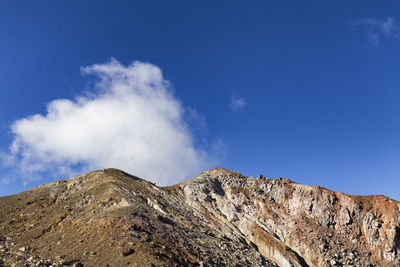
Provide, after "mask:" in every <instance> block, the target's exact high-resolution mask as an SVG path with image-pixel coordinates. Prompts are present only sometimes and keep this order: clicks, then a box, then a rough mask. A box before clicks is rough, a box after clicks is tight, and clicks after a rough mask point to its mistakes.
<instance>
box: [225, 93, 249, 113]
mask: <svg viewBox="0 0 400 267" xmlns="http://www.w3.org/2000/svg"><path fill="white" fill-rule="evenodd" d="M246 105H247V102H246V99H244V98H243V97H241V98H237V97H235V96H233V95H232V96H231V102H230V104H229V106H230V108H231V109H232V110H233V111H240V110H242V109H244V107H245V106H246Z"/></svg>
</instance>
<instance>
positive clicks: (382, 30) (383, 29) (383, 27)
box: [351, 17, 400, 47]
mask: <svg viewBox="0 0 400 267" xmlns="http://www.w3.org/2000/svg"><path fill="white" fill-rule="evenodd" d="M351 24H352V26H353V27H364V28H365V29H366V30H367V35H368V36H367V38H368V39H367V42H368V46H370V47H376V46H378V45H379V44H380V42H381V39H382V37H385V38H399V37H400V30H399V25H398V23H397V21H396V20H395V19H394V18H392V17H388V18H386V20H380V19H377V18H365V19H360V20H356V21H353V22H352V23H351Z"/></svg>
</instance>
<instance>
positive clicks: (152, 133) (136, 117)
mask: <svg viewBox="0 0 400 267" xmlns="http://www.w3.org/2000/svg"><path fill="white" fill-rule="evenodd" d="M82 73H83V74H90V75H95V76H96V77H97V78H98V80H97V84H96V86H95V90H94V91H92V92H90V93H86V94H82V95H81V96H79V97H77V98H76V99H73V100H69V99H56V100H53V101H51V102H50V103H49V104H48V106H47V112H46V114H44V115H42V114H35V115H32V116H30V117H26V118H22V119H20V120H17V121H15V122H14V123H13V124H12V127H11V129H12V132H13V134H14V141H13V143H12V145H11V147H10V153H8V155H6V156H4V155H3V160H7V161H8V164H9V165H10V164H14V165H15V166H16V167H17V168H18V169H19V170H20V171H22V172H23V173H25V174H38V173H43V172H49V171H52V170H53V171H54V170H56V173H59V174H64V175H65V174H68V175H69V174H70V173H72V174H76V173H77V172H81V171H85V170H91V169H100V168H107V167H115V168H121V169H123V170H125V171H128V172H131V173H132V174H135V175H138V176H141V177H143V178H147V179H151V180H153V181H155V182H157V183H159V184H162V185H166V184H171V183H175V182H178V181H181V180H183V179H184V178H187V177H191V176H193V175H195V174H197V173H198V172H199V171H201V170H202V169H204V168H207V167H210V166H209V163H210V162H211V156H210V155H209V154H208V153H206V151H204V150H203V149H200V148H198V147H196V145H195V144H194V143H195V142H194V139H193V138H194V137H193V135H192V133H191V130H190V129H189V126H188V124H187V123H186V121H185V119H184V114H185V109H184V107H183V106H182V104H180V102H179V101H178V100H177V99H176V98H175V97H174V96H173V94H172V93H171V92H170V90H169V83H168V81H166V80H165V79H164V78H163V75H162V72H161V70H160V69H159V68H158V67H157V66H154V65H152V64H149V63H143V62H134V63H133V64H131V65H129V66H124V65H122V64H121V63H120V62H118V61H117V60H116V59H111V61H110V62H107V63H104V64H95V65H92V66H88V67H84V68H82ZM238 105H239V106H241V104H238ZM188 112H189V113H190V114H191V116H192V119H193V120H197V121H200V122H201V123H202V124H203V125H202V127H206V125H205V121H204V120H203V117H202V116H201V115H200V114H199V113H197V112H195V111H193V110H190V109H189V111H188Z"/></svg>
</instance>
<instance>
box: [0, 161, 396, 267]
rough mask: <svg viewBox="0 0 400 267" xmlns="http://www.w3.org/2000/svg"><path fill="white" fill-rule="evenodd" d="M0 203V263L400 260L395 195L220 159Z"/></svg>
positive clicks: (65, 184) (86, 179) (112, 173)
mask: <svg viewBox="0 0 400 267" xmlns="http://www.w3.org/2000/svg"><path fill="white" fill-rule="evenodd" d="M0 207H2V209H1V211H0V215H1V216H0V266H60V265H61V266H203V267H204V266H389V267H390V266H400V222H399V220H400V218H399V211H400V203H399V202H397V201H394V200H391V199H389V198H387V197H384V196H352V195H346V194H343V193H337V192H332V191H330V190H327V189H324V188H322V187H312V186H306V185H299V184H296V183H294V182H292V181H290V180H288V179H284V178H277V179H268V178H264V177H262V176H260V177H246V176H243V175H241V174H239V173H236V172H233V171H229V170H226V169H222V168H216V169H212V170H209V171H206V172H203V173H201V174H199V175H198V176H196V177H195V178H193V179H191V180H189V181H186V182H183V183H181V184H177V185H174V186H169V187H157V186H156V185H154V184H152V183H150V182H147V181H145V180H142V179H140V178H138V177H134V176H131V175H129V174H126V173H124V172H122V171H119V170H115V169H106V170H101V171H94V172H90V173H86V174H83V175H80V176H77V177H74V178H71V179H68V180H63V181H59V182H54V183H51V184H47V185H43V186H40V187H37V188H33V189H30V190H28V191H25V192H23V193H20V194H17V195H13V196H8V197H2V198H0Z"/></svg>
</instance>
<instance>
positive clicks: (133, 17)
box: [0, 0, 400, 200]
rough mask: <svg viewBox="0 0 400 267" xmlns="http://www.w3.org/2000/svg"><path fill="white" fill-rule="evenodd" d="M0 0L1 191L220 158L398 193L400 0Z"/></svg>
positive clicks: (328, 183)
mask: <svg viewBox="0 0 400 267" xmlns="http://www.w3.org/2000/svg"><path fill="white" fill-rule="evenodd" d="M0 5H1V7H0V36H1V42H0V55H1V61H0V151H1V155H2V156H1V158H2V163H1V165H0V195H8V194H13V193H16V192H20V191H23V190H25V189H27V188H29V187H31V186H36V185H38V184H42V183H46V182H50V181H53V180H58V179H61V178H67V177H69V176H70V175H74V174H77V173H79V172H81V171H85V170H89V169H95V168H104V167H120V168H124V169H125V170H126V171H129V172H131V173H132V174H136V175H140V176H143V177H144V178H148V179H151V180H154V181H156V182H157V183H158V184H168V183H174V182H177V181H180V180H183V179H187V178H190V177H191V176H193V175H195V174H196V173H197V172H198V171H199V170H202V169H206V168H212V167H215V166H222V167H225V168H228V169H233V170H236V171H239V172H241V173H243V174H245V175H253V176H256V175H259V174H263V175H264V176H267V177H278V176H279V177H288V178H290V179H292V180H294V181H296V182H299V183H304V184H309V185H321V186H324V187H327V188H329V189H332V190H335V191H341V192H345V193H351V194H363V195H364V194H384V195H387V196H389V197H392V198H394V199H397V200H400V190H399V188H400V179H399V176H400V164H399V161H400V140H399V136H400V119H399V114H400V105H399V103H400V92H399V84H400V75H399V70H400V53H399V52H398V51H399V47H400V12H399V11H398V10H400V3H399V2H398V1H385V4H382V3H381V2H378V1H368V0H367V1H365V0H363V1H253V2H249V1H246V2H245V1H201V2H196V3H194V2H191V1H57V2H54V1H36V2H32V1H18V2H17V1H3V2H2V3H1V4H0ZM135 62H136V63H135ZM115 69H117V70H118V71H117V72H115ZM122 74H123V75H122ZM150 74H151V75H150ZM124 77H133V78H128V79H126V78H124ZM138 77H139V78H138ZM101 78H103V81H101ZM143 79H144V80H145V82H144V84H142V83H141V82H143ZM139 83H140V84H139ZM125 85H128V87H129V88H131V89H132V88H133V89H132V90H131V89H129V90H131V91H129V92H125V93H121V90H120V89H121V88H125V87H124V86H125ZM142 85H143V88H144V89H143V90H146V93H144V94H142V93H140V92H139V91H138V90H137V88H142V87H140V86H142ZM125 94H127V95H125ZM155 95H157V97H155ZM60 99H64V102H63V101H60ZM79 99H80V100H79ZM82 99H83V100H82ZM54 101H55V102H54ZM146 101H148V102H146ZM50 103H51V104H50ZM121 103H125V104H121ZM138 103H139V104H138ZM140 103H141V104H140ZM143 103H144V104H143ZM146 103H147V104H146ZM49 104H50V106H51V107H52V108H53V110H52V109H51V108H50V109H49ZM64 104H65V105H67V106H68V107H69V108H66V109H65V105H64ZM142 104H143V105H142ZM121 106H122V107H123V108H126V109H123V108H121V109H120V107H121ZM139 107H140V108H139ZM96 108H97V109H96ZM60 110H61V111H60ZM97 111H98V112H97ZM88 114H89V115H88ZM97 114H100V115H97ZM33 115H36V117H32V116H33ZM99 118H100V119H99ZM93 120H95V121H100V123H101V125H103V126H100V125H98V124H94V123H93V125H92V122H93ZM60 129H64V130H60ZM71 129H73V131H72V130H71ZM113 129H114V130H113ZM174 136H175V137H174ZM117 139H118V141H116V140H117ZM12 144H14V145H13V148H10V146H12ZM116 146H117V147H118V148H120V149H115V147H116ZM69 150H71V151H69ZM77 150H79V151H77ZM99 155H101V156H99ZM168 159H170V160H168ZM114 163H115V164H114ZM110 165H113V166H110ZM115 165H118V166H115ZM157 166H158V167H157ZM160 166H161V167H160ZM180 166H181V167H180ZM136 170H137V171H136ZM174 177H176V179H175V178H174Z"/></svg>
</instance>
